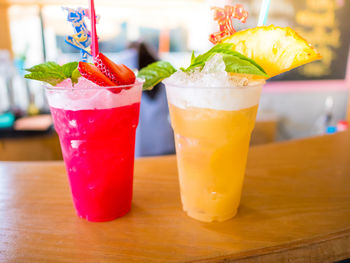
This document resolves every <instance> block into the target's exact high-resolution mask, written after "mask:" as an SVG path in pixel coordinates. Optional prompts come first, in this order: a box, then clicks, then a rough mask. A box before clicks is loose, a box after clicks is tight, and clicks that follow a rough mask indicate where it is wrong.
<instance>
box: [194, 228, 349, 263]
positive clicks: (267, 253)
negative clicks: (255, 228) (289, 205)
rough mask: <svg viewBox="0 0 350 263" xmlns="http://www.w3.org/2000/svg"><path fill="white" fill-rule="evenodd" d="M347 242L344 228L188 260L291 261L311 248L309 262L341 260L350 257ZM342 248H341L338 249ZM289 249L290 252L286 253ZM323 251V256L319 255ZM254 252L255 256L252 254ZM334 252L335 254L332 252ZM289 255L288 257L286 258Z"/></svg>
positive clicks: (346, 231)
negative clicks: (240, 250)
mask: <svg viewBox="0 0 350 263" xmlns="http://www.w3.org/2000/svg"><path fill="white" fill-rule="evenodd" d="M346 244H350V229H346V230H343V231H341V232H337V233H330V234H327V235H323V236H317V237H313V238H310V239H305V240H300V241H293V242H287V243H284V244H283V245H277V246H270V247H266V248H260V249H253V250H249V251H246V252H241V253H236V254H230V255H225V256H219V257H215V258H206V259H200V260H193V261H188V263H190V262H199V263H214V262H215V263H216V262H225V263H227V262H282V261H281V260H285V261H283V262H289V260H290V259H293V260H297V258H298V254H300V255H301V256H302V257H303V258H304V255H305V251H303V253H300V252H302V250H305V249H307V250H309V252H308V254H309V255H310V259H309V261H307V262H310V263H312V262H315V263H318V262H321V261H320V260H324V259H325V258H327V259H328V260H329V261H333V262H334V261H339V260H343V259H348V258H350V247H346ZM337 247H341V248H346V251H345V253H342V254H339V255H338V254H334V252H335V251H336V250H337V249H336V248H337ZM338 250H341V249H338ZM286 251H288V253H286ZM320 251H322V253H321V254H322V257H321V256H320V257H319V258H318V257H317V256H318V255H319V254H320ZM252 253H253V254H254V255H253V256H252V255H251V254H252ZM332 253H333V254H332ZM285 255H288V258H285Z"/></svg>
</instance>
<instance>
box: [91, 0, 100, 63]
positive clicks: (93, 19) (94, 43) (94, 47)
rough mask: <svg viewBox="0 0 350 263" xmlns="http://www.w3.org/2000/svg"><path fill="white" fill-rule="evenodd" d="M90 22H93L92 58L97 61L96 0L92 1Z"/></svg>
mask: <svg viewBox="0 0 350 263" xmlns="http://www.w3.org/2000/svg"><path fill="white" fill-rule="evenodd" d="M90 16H91V18H90V20H91V37H92V40H91V53H92V58H93V59H95V58H96V56H97V54H98V53H99V52H98V40H97V34H96V14H95V5H94V0H90Z"/></svg>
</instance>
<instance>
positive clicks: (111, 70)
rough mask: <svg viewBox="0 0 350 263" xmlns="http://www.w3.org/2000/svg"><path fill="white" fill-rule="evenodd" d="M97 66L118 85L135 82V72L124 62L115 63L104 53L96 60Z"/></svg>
mask: <svg viewBox="0 0 350 263" xmlns="http://www.w3.org/2000/svg"><path fill="white" fill-rule="evenodd" d="M94 63H95V65H96V67H98V69H99V70H100V71H101V72H102V73H103V74H104V75H105V76H107V77H108V78H109V79H110V80H111V81H113V82H114V83H115V84H116V85H129V84H133V83H134V82H135V79H136V77H135V74H134V72H133V71H132V70H131V69H129V68H128V67H127V66H125V65H123V64H115V63H114V62H113V61H112V60H110V59H109V58H107V57H106V56H105V55H103V54H102V53H99V54H98V55H97V56H96V58H95V61H94Z"/></svg>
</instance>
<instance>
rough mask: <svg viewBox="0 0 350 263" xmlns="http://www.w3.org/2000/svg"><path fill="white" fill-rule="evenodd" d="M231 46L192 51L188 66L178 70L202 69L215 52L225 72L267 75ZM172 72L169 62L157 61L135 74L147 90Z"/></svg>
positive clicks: (225, 44)
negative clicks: (218, 55) (199, 52)
mask: <svg viewBox="0 0 350 263" xmlns="http://www.w3.org/2000/svg"><path fill="white" fill-rule="evenodd" d="M232 48H233V44H230V43H220V44H217V45H215V46H214V47H213V48H211V49H210V50H209V51H207V52H205V53H204V54H202V55H199V56H197V57H196V56H195V55H194V52H192V56H191V64H190V66H189V67H188V68H180V70H182V71H183V72H188V73H190V72H191V71H193V70H194V69H200V70H202V69H203V67H204V66H205V63H206V62H207V61H208V60H210V59H211V58H212V57H213V56H214V55H215V54H220V55H221V56H222V59H223V61H224V63H225V71H226V72H232V73H240V74H252V75H259V76H263V77H268V75H267V74H266V72H265V70H264V69H263V68H262V67H261V66H260V65H258V64H257V63H256V62H255V61H254V60H252V59H250V58H248V57H246V56H244V55H242V54H241V53H239V52H237V51H234V50H232ZM174 72H176V69H175V68H174V67H173V66H172V65H171V64H170V63H169V62H165V61H158V62H155V63H152V64H150V65H148V66H147V67H145V68H143V69H141V70H140V71H139V73H138V75H137V76H138V77H139V78H143V79H145V83H144V84H143V89H144V90H149V89H152V88H153V87H154V86H155V85H156V84H158V83H159V82H161V81H162V80H164V79H166V78H168V77H170V76H171V75H172V74H173V73H174Z"/></svg>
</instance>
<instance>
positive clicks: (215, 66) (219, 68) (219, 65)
mask: <svg viewBox="0 0 350 263" xmlns="http://www.w3.org/2000/svg"><path fill="white" fill-rule="evenodd" d="M225 68H226V65H225V62H224V60H223V59H222V55H220V54H215V55H214V56H213V57H212V58H211V59H209V60H208V61H207V62H205V65H204V67H203V69H202V72H203V73H215V72H225Z"/></svg>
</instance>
